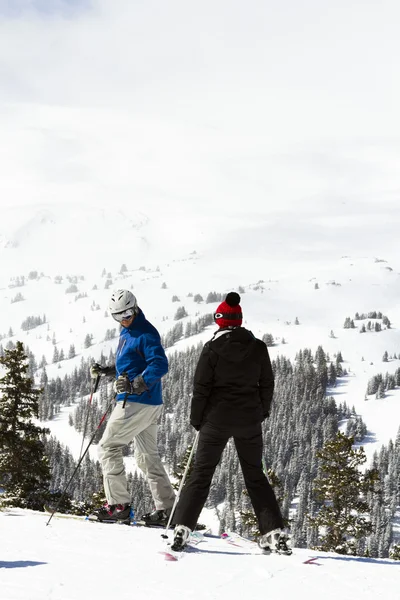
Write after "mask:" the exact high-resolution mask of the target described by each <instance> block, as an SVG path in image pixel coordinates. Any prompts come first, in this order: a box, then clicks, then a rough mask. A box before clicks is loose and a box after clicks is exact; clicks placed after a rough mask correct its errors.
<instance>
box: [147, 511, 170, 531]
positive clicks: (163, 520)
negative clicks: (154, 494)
mask: <svg viewBox="0 0 400 600" xmlns="http://www.w3.org/2000/svg"><path fill="white" fill-rule="evenodd" d="M170 514H171V509H170V508H166V509H163V510H154V511H153V512H148V513H146V514H144V515H143V516H142V521H143V522H144V523H145V524H146V525H149V526H152V525H160V526H164V527H166V525H167V523H168V519H169V515H170Z"/></svg>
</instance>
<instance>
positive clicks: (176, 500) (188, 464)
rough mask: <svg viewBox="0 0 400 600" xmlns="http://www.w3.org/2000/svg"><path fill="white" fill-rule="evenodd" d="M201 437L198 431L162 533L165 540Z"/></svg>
mask: <svg viewBox="0 0 400 600" xmlns="http://www.w3.org/2000/svg"><path fill="white" fill-rule="evenodd" d="M199 435H200V431H198V432H197V433H196V437H195V438H194V442H193V446H192V449H191V451H190V454H189V458H188V461H187V463H186V468H185V471H184V473H183V477H182V479H181V483H180V486H179V489H178V492H177V494H176V496H175V502H174V505H173V507H172V510H171V514H170V515H169V519H168V523H167V527H166V528H165V533H162V534H161V537H163V538H168V535H167V533H168V529H169V526H170V525H171V521H172V517H173V516H174V512H175V508H176V505H177V504H178V501H179V496H180V495H181V491H182V488H183V484H184V483H185V480H186V475H187V473H188V471H189V467H190V463H191V462H192V456H193V454H194V450H195V448H196V446H197V442H198V439H199Z"/></svg>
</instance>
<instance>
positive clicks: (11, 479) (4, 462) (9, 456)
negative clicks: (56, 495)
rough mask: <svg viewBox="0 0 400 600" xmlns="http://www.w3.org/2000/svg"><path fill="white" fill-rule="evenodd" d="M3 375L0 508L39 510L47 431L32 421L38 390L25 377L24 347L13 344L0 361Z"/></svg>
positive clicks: (45, 485)
mask: <svg viewBox="0 0 400 600" xmlns="http://www.w3.org/2000/svg"><path fill="white" fill-rule="evenodd" d="M0 364H1V365H2V366H3V367H4V368H5V375H4V376H3V377H1V378H0V487H2V488H3V489H4V490H5V491H4V493H3V494H2V496H1V503H2V504H3V505H11V506H20V507H25V508H32V509H34V510H43V505H44V503H45V501H46V497H47V495H48V487H49V481H50V471H49V465H48V461H47V458H46V456H45V453H44V444H43V442H42V436H43V435H44V434H45V433H48V430H47V429H44V428H42V427H38V426H37V425H35V424H34V422H33V419H34V418H38V416H39V397H40V395H41V393H42V390H40V389H37V388H35V387H34V382H33V380H32V379H31V378H30V377H28V376H27V372H28V363H27V356H26V354H25V351H24V347H23V345H22V343H21V342H17V343H16V346H15V348H14V349H12V350H6V351H5V353H4V356H3V357H1V358H0Z"/></svg>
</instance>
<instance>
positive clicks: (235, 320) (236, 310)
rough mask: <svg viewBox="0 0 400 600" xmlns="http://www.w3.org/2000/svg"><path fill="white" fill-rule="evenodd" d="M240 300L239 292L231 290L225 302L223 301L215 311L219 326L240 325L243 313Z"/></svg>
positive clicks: (215, 318) (215, 319)
mask: <svg viewBox="0 0 400 600" xmlns="http://www.w3.org/2000/svg"><path fill="white" fill-rule="evenodd" d="M239 302H240V296H239V294H237V293H236V292H229V294H228V295H227V297H226V298H225V300H224V302H221V304H220V305H219V306H218V308H217V310H216V311H215V313H214V321H215V322H216V324H217V325H218V327H240V325H241V324H242V319H243V315H242V309H241V308H240V305H239Z"/></svg>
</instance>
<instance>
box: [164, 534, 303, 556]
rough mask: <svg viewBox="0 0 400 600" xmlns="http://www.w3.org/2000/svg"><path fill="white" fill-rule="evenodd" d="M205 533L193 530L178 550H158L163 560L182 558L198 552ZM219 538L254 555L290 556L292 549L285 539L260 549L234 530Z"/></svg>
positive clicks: (204, 539)
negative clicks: (272, 546) (274, 545)
mask: <svg viewBox="0 0 400 600" xmlns="http://www.w3.org/2000/svg"><path fill="white" fill-rule="evenodd" d="M207 533H208V532H205V533H202V532H200V531H194V532H192V533H191V534H190V537H189V540H188V542H187V543H186V545H185V546H184V547H183V548H182V549H181V550H180V551H179V552H177V551H174V550H172V548H168V550H166V551H160V554H162V555H163V556H164V558H165V560H167V561H170V562H176V561H178V560H180V559H182V558H183V557H184V556H185V554H187V553H195V552H200V550H198V549H197V546H198V544H200V543H201V542H206V541H207ZM220 538H221V539H222V540H224V541H225V542H226V543H227V544H229V545H230V546H235V547H237V548H240V549H242V550H245V551H246V554H247V553H248V554H255V555H257V554H258V555H260V554H262V555H269V554H280V555H284V556H290V555H291V554H292V549H291V548H290V547H289V546H288V545H287V543H286V542H287V539H285V541H284V543H283V544H279V543H278V545H277V547H276V548H273V549H271V548H266V549H262V548H260V547H259V546H258V544H257V542H255V541H254V540H250V539H248V538H245V537H243V536H241V535H239V534H238V533H235V532H230V533H223V534H222V535H221V536H220ZM205 551H206V550H205Z"/></svg>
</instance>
